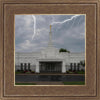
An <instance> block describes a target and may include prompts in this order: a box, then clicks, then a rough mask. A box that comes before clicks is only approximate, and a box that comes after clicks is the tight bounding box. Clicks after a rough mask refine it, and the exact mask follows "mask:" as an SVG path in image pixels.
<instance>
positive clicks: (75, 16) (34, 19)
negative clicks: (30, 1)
mask: <svg viewBox="0 0 100 100" xmlns="http://www.w3.org/2000/svg"><path fill="white" fill-rule="evenodd" d="M78 16H80V15H74V16H72V17H71V18H70V19H66V20H64V21H62V22H52V23H51V25H54V24H63V23H65V22H68V21H71V20H73V19H74V18H77V17H78ZM32 18H33V21H34V34H33V35H32V40H33V38H34V37H35V35H36V17H35V16H34V15H32ZM73 23H74V22H73ZM72 25H73V24H72Z"/></svg>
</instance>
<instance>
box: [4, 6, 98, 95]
mask: <svg viewBox="0 0 100 100" xmlns="http://www.w3.org/2000/svg"><path fill="white" fill-rule="evenodd" d="M95 7H96V5H95V4H83V5H80V4H75V5H72V4H20V5H18V4H5V6H4V16H5V17H4V20H5V23H4V24H5V27H4V37H5V39H4V40H5V41H4V42H5V44H4V48H5V50H4V54H5V58H4V59H5V62H4V85H5V86H4V87H5V89H4V90H5V91H4V95H5V96H12V95H15V96H18V95H20V96H95V95H96V90H95V89H96V67H95V66H96V26H95V19H96V15H95V11H96V8H95ZM91 10H92V12H91ZM14 14H86V20H87V21H86V26H87V28H86V29H87V30H86V86H28V87H26V86H24V88H23V87H21V86H18V87H17V86H15V87H14V86H13V85H14V77H13V76H14ZM9 23H10V25H9ZM9 44H10V45H9ZM9 57H10V59H9ZM91 73H92V74H91ZM91 77H92V78H91ZM24 89H25V90H27V91H25V90H24ZM34 90H35V91H34Z"/></svg>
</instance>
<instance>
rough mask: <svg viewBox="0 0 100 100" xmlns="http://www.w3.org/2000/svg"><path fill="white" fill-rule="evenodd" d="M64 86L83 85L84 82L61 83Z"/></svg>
mask: <svg viewBox="0 0 100 100" xmlns="http://www.w3.org/2000/svg"><path fill="white" fill-rule="evenodd" d="M63 83H64V85H85V82H84V81H79V82H63Z"/></svg>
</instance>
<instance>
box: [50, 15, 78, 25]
mask: <svg viewBox="0 0 100 100" xmlns="http://www.w3.org/2000/svg"><path fill="white" fill-rule="evenodd" d="M78 16H80V15H74V16H72V17H71V18H70V19H66V20H64V21H62V22H52V23H51V25H54V24H63V23H65V22H68V21H71V20H73V19H74V18H76V17H78Z"/></svg>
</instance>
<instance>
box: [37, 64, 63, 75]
mask: <svg viewBox="0 0 100 100" xmlns="http://www.w3.org/2000/svg"><path fill="white" fill-rule="evenodd" d="M39 65H40V66H39V67H40V72H47V73H48V72H61V69H62V62H39Z"/></svg>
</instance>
